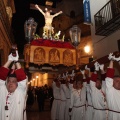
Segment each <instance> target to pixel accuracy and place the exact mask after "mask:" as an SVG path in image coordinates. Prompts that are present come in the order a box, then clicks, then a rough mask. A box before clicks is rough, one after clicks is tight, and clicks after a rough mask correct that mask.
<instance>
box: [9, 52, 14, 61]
mask: <svg viewBox="0 0 120 120" xmlns="http://www.w3.org/2000/svg"><path fill="white" fill-rule="evenodd" d="M8 60H9V61H13V56H12V53H11V54H10V55H9V56H8Z"/></svg>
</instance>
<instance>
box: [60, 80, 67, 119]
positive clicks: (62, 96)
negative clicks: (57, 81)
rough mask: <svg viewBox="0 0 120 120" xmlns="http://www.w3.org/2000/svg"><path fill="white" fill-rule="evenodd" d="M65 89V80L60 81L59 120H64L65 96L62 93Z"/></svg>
mask: <svg viewBox="0 0 120 120" xmlns="http://www.w3.org/2000/svg"><path fill="white" fill-rule="evenodd" d="M65 87H66V84H65V80H61V86H60V110H59V120H65V110H66V95H65V92H64V89H65Z"/></svg>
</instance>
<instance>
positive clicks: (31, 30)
mask: <svg viewBox="0 0 120 120" xmlns="http://www.w3.org/2000/svg"><path fill="white" fill-rule="evenodd" d="M36 28H37V23H36V22H35V21H34V18H29V19H28V20H27V21H26V22H25V24H24V30H25V38H26V40H27V41H28V43H29V44H30V42H31V40H33V38H34V35H35V32H36Z"/></svg>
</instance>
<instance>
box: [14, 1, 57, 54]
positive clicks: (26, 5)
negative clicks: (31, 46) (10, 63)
mask: <svg viewBox="0 0 120 120" xmlns="http://www.w3.org/2000/svg"><path fill="white" fill-rule="evenodd" d="M45 1H46V0H39V1H38V0H14V3H15V9H16V13H15V14H13V19H12V29H13V35H14V39H15V43H16V44H17V46H18V51H19V54H23V50H24V45H25V44H26V43H27V41H26V40H25V34H24V23H25V21H26V20H28V18H30V17H33V18H34V19H35V21H36V22H37V24H38V26H37V30H36V33H37V34H39V33H40V30H41V29H42V28H43V26H44V24H45V21H44V16H43V15H42V14H41V13H40V12H39V11H38V10H31V9H30V3H34V4H38V5H42V6H45ZM52 1H53V2H54V4H53V5H54V6H52V7H54V8H55V7H56V6H55V4H56V1H59V0H52Z"/></svg>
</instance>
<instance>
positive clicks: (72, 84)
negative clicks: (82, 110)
mask: <svg viewBox="0 0 120 120" xmlns="http://www.w3.org/2000/svg"><path fill="white" fill-rule="evenodd" d="M69 88H70V99H71V96H72V94H73V92H74V91H75V90H76V81H75V72H74V70H72V73H71V74H70V83H69ZM70 102H71V100H70ZM70 104H71V103H70ZM71 115H72V111H70V112H69V116H70V119H71Z"/></svg>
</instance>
